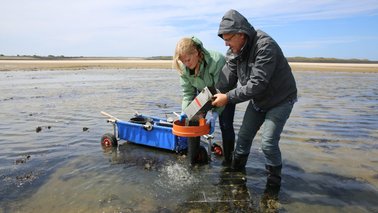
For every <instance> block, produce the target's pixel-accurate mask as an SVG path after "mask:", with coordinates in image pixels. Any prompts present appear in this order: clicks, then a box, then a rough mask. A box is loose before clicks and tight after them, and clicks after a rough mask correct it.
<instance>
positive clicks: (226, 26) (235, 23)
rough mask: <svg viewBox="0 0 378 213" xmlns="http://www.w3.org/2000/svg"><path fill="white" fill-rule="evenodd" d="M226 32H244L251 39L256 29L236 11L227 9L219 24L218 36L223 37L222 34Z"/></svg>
mask: <svg viewBox="0 0 378 213" xmlns="http://www.w3.org/2000/svg"><path fill="white" fill-rule="evenodd" d="M226 33H231V34H235V33H244V34H247V35H248V37H249V38H250V39H251V38H253V36H254V35H255V33H256V30H255V29H254V28H253V26H252V25H251V24H250V23H249V22H248V20H247V19H246V18H245V17H244V16H243V15H242V14H240V13H239V12H238V11H236V10H229V11H227V12H226V13H225V14H224V16H223V17H222V21H221V22H220V24H219V30H218V36H219V37H221V38H223V34H226Z"/></svg>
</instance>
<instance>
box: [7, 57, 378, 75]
mask: <svg viewBox="0 0 378 213" xmlns="http://www.w3.org/2000/svg"><path fill="white" fill-rule="evenodd" d="M290 65H291V67H292V69H293V70H294V71H345V72H378V64H376V63H366V64H365V63H304V62H290ZM80 69H172V60H147V59H140V58H129V59H124V58H119V59H114V58H110V59H106V58H85V59H80V58H74V59H69V58H65V59H64V60H61V59H59V60H54V59H49V60H38V59H21V60H19V59H4V58H2V59H1V60H0V71H15V70H25V71H33V70H80Z"/></svg>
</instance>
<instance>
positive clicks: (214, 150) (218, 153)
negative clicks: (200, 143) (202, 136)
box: [212, 145, 223, 156]
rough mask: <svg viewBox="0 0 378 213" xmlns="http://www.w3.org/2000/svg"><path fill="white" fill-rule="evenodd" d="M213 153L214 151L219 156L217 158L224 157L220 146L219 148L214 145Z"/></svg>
mask: <svg viewBox="0 0 378 213" xmlns="http://www.w3.org/2000/svg"><path fill="white" fill-rule="evenodd" d="M212 151H213V152H214V154H215V155H217V156H222V155H223V150H222V147H220V146H218V145H213V147H212Z"/></svg>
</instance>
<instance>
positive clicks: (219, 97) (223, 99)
mask: <svg viewBox="0 0 378 213" xmlns="http://www.w3.org/2000/svg"><path fill="white" fill-rule="evenodd" d="M213 97H214V100H213V101H212V102H211V105H213V106H216V107H221V106H225V105H226V104H227V103H228V98H227V95H226V94H223V93H218V94H215V95H214V96H213Z"/></svg>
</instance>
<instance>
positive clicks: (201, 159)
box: [196, 146, 209, 164]
mask: <svg viewBox="0 0 378 213" xmlns="http://www.w3.org/2000/svg"><path fill="white" fill-rule="evenodd" d="M208 162H209V158H208V156H207V151H206V148H205V147H203V146H200V148H199V150H198V154H197V158H196V163H199V164H207V163H208Z"/></svg>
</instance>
